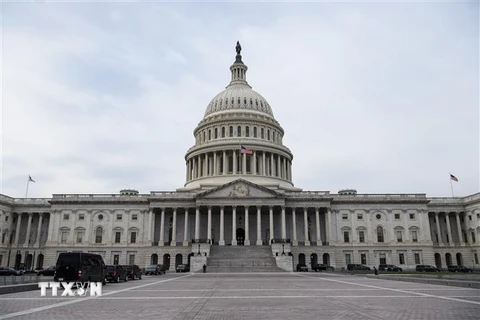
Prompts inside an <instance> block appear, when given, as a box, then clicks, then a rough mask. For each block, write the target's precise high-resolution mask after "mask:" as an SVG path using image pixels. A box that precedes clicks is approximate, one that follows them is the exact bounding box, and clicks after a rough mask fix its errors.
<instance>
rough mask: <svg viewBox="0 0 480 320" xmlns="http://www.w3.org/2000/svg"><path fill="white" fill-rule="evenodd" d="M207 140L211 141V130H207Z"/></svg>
mask: <svg viewBox="0 0 480 320" xmlns="http://www.w3.org/2000/svg"><path fill="white" fill-rule="evenodd" d="M208 140H212V130H210V129H208Z"/></svg>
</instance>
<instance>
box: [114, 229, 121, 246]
mask: <svg viewBox="0 0 480 320" xmlns="http://www.w3.org/2000/svg"><path fill="white" fill-rule="evenodd" d="M121 236H122V233H121V232H120V231H117V232H115V243H120V238H121Z"/></svg>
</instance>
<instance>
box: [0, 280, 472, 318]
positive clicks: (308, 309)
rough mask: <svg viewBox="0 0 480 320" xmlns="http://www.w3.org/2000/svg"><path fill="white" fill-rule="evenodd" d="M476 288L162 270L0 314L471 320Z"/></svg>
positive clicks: (7, 300)
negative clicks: (93, 293)
mask: <svg viewBox="0 0 480 320" xmlns="http://www.w3.org/2000/svg"><path fill="white" fill-rule="evenodd" d="M479 313H480V290H478V289H468V288H459V287H446V286H439V285H428V284H418V283H405V282H398V281H390V280H379V279H370V278H367V277H363V276H352V275H340V274H335V273H321V274H319V273H264V274H259V273H257V274H253V273H248V274H247V273H242V274H213V273H211V274H209V273H207V274H167V275H162V276H150V277H148V276H146V277H144V278H143V279H142V280H137V281H129V282H127V283H118V284H108V285H106V286H104V288H103V296H102V297H83V298H79V297H63V298H62V297H51V296H50V297H48V296H47V297H40V291H39V290H38V291H29V292H22V293H16V294H7V295H2V296H1V297H0V319H137V318H138V319H140V318H145V319H176V320H177V319H309V320H310V319H312V320H313V319H379V320H384V319H389V320H396V319H408V320H412V319H419V320H420V319H421V320H427V319H435V320H439V319H445V320H451V319H456V320H460V319H478V314H479Z"/></svg>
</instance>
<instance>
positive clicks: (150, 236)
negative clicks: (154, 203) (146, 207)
mask: <svg viewBox="0 0 480 320" xmlns="http://www.w3.org/2000/svg"><path fill="white" fill-rule="evenodd" d="M152 210H153V209H150V211H149V212H148V230H147V243H148V245H150V246H151V245H152V215H153V212H152Z"/></svg>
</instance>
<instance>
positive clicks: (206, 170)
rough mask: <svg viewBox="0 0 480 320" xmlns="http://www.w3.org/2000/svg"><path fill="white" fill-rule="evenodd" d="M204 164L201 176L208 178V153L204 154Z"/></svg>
mask: <svg viewBox="0 0 480 320" xmlns="http://www.w3.org/2000/svg"><path fill="white" fill-rule="evenodd" d="M204 161H205V163H204V164H203V170H204V171H203V176H204V177H206V176H208V153H205V159H204Z"/></svg>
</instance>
